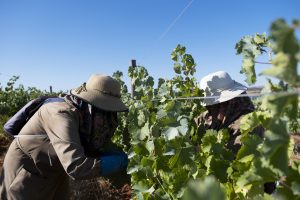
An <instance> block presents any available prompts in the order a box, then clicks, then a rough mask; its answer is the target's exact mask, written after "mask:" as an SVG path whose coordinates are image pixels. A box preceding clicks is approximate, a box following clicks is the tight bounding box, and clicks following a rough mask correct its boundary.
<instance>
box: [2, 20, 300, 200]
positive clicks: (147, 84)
mask: <svg viewBox="0 0 300 200" xmlns="http://www.w3.org/2000/svg"><path fill="white" fill-rule="evenodd" d="M298 28H299V23H298V21H296V20H295V21H294V22H293V23H292V24H291V25H289V24H288V23H286V22H285V21H284V20H283V19H279V20H276V21H274V22H273V23H272V24H271V27H270V33H269V35H267V34H265V33H264V34H255V35H253V36H245V37H243V38H242V39H241V40H240V41H239V42H238V43H237V44H236V50H237V54H240V55H242V58H243V61H242V69H241V73H243V74H245V75H246V81H247V83H249V84H250V85H251V84H255V82H256V76H257V75H256V72H255V64H256V63H257V61H256V60H257V58H258V57H260V56H262V55H264V54H268V56H269V60H268V61H266V62H265V63H266V64H269V66H270V68H268V69H266V70H265V71H263V73H262V74H261V75H263V76H270V77H274V78H276V79H278V83H272V82H271V80H269V81H268V83H267V84H266V86H265V88H264V89H263V92H264V93H269V94H268V95H264V96H262V97H261V98H260V99H258V100H257V110H256V112H253V113H251V114H248V115H246V116H245V117H244V118H243V121H242V125H241V132H242V139H241V141H242V143H243V147H242V148H241V149H240V150H239V151H238V153H237V155H233V153H232V152H231V151H230V150H229V149H227V148H226V143H227V141H228V138H229V133H228V131H227V130H226V129H224V130H220V131H218V132H217V131H213V130H208V131H204V129H203V128H202V127H201V126H200V127H197V126H196V123H195V121H194V119H195V118H196V117H197V116H199V115H200V114H201V113H202V112H204V111H205V108H204V107H202V106H201V100H200V99H197V98H192V99H187V97H203V95H204V94H203V91H201V90H200V89H199V88H198V87H197V81H196V79H195V77H194V74H195V72H196V63H195V61H194V59H193V57H192V55H190V54H188V53H187V51H186V48H185V47H184V46H181V45H177V47H176V48H175V49H174V50H173V52H172V53H171V59H172V60H173V61H174V66H173V68H174V73H175V75H174V77H173V78H171V79H169V80H166V79H159V80H158V83H157V86H155V84H154V79H153V77H151V76H150V75H149V73H148V71H147V70H146V68H145V67H142V66H137V67H132V66H131V67H129V69H128V75H129V77H130V78H131V81H132V85H133V89H134V91H133V97H132V95H131V94H130V93H129V91H128V89H127V86H126V85H125V83H124V82H123V81H122V77H123V73H122V72H119V71H118V72H116V73H114V75H113V76H114V77H115V78H116V79H117V80H118V81H119V82H120V83H121V86H122V87H121V90H122V99H123V101H124V102H125V103H126V104H127V105H128V107H129V112H128V113H121V114H119V116H118V117H119V120H120V125H119V127H118V129H117V132H116V134H115V136H114V138H113V140H114V141H115V142H116V143H117V144H119V145H121V147H122V148H123V149H124V150H125V151H126V152H128V155H129V158H130V163H129V166H128V173H129V174H130V175H131V181H132V188H133V190H134V196H133V199H188V200H193V199H300V165H299V161H298V160H292V159H290V155H291V152H292V145H293V143H292V140H291V138H290V136H291V134H299V133H300V131H299V124H300V120H299V113H300V111H299V91H298V90H299V86H300V76H299V74H298V71H297V66H298V64H299V60H300V44H299V40H298V38H297V37H296V34H295V31H296V30H297V29H298ZM17 79H18V77H12V78H11V79H10V81H9V82H8V83H7V84H6V86H5V87H3V86H2V85H1V87H0V113H1V115H0V116H1V118H0V123H1V124H0V125H1V126H2V125H3V123H4V122H5V121H6V120H7V118H8V117H10V116H12V115H13V114H14V113H15V112H16V111H17V110H19V109H20V108H21V107H22V106H23V105H25V103H27V102H28V101H29V100H31V99H33V98H35V97H37V96H39V95H49V93H48V92H46V91H40V90H38V89H36V88H28V89H25V88H24V87H23V86H22V85H19V86H16V81H17ZM275 92H280V94H276V93H275ZM51 95H53V94H51ZM257 126H263V127H264V128H265V137H264V138H259V137H257V136H255V135H251V134H248V133H249V132H251V131H252V130H253V129H254V128H255V127H257ZM0 135H1V134H0ZM271 181H273V182H274V181H277V182H278V187H277V190H276V192H275V193H274V194H273V195H272V196H271V195H268V194H265V193H264V192H263V184H264V183H266V182H271Z"/></svg>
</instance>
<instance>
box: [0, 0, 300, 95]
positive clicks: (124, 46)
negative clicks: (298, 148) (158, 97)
mask: <svg viewBox="0 0 300 200" xmlns="http://www.w3.org/2000/svg"><path fill="white" fill-rule="evenodd" d="M277 18H284V19H286V20H287V21H288V22H291V20H292V19H294V18H297V19H300V1H298V0H272V1H271V0H265V1H262V0H251V1H246V0H227V1H222V0H210V1H208V0H206V1H204V0H193V1H191V0H106V1H105V0H0V83H1V84H2V85H3V84H4V83H6V81H7V80H8V79H9V78H10V77H11V76H13V75H19V76H20V79H19V81H18V83H19V84H23V85H24V86H26V87H27V86H33V87H37V88H39V89H42V90H44V89H45V90H49V86H50V85H52V86H53V89H54V91H58V90H64V91H66V90H68V89H71V88H74V87H77V86H78V85H80V84H81V83H82V82H84V81H86V80H87V79H88V78H89V76H90V75H91V74H92V73H104V74H108V75H112V73H113V72H115V71H116V70H120V71H123V73H124V74H125V81H126V82H127V83H129V80H128V78H127V69H128V66H129V63H130V60H131V59H136V60H137V64H138V65H142V66H145V67H146V68H147V69H148V71H149V73H150V75H152V76H153V77H154V78H155V80H157V78H159V77H163V78H170V77H173V75H174V72H173V62H172V60H171V58H170V53H171V52H172V50H173V49H174V48H175V47H176V45H177V44H182V45H183V46H186V48H187V53H190V54H192V55H193V57H194V59H195V61H196V63H197V73H196V78H197V79H198V80H200V78H201V77H203V76H204V75H206V74H207V73H210V72H214V71H217V70H225V71H228V72H230V74H231V75H232V77H233V78H234V79H236V80H237V81H239V82H241V83H244V81H243V80H244V79H245V77H244V75H241V74H239V71H240V68H241V60H242V59H241V56H238V55H236V54H235V49H234V46H235V44H236V42H238V41H239V40H240V39H241V37H242V36H245V35H253V34H255V33H263V32H268V29H269V26H270V24H271V22H272V21H274V20H275V19H277ZM265 67H266V66H262V65H258V66H257V71H258V72H260V71H261V70H262V69H264V68H265ZM264 82H265V77H262V78H259V80H258V83H257V85H262V84H263V83H264ZM244 84H245V83H244Z"/></svg>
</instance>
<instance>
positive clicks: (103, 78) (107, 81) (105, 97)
mask: <svg viewBox="0 0 300 200" xmlns="http://www.w3.org/2000/svg"><path fill="white" fill-rule="evenodd" d="M120 90H121V86H120V84H119V82H118V81H117V80H115V79H113V78H112V77H110V76H107V75H101V74H93V75H91V77H90V78H89V80H88V81H87V82H86V83H83V84H82V85H81V86H79V87H78V88H75V89H72V90H71V91H70V92H71V94H72V95H74V96H76V97H78V98H80V99H82V100H84V101H86V102H87V103H89V104H91V105H93V106H95V107H97V108H99V109H101V110H105V111H112V112H123V111H127V110H128V108H127V107H126V106H125V104H124V103H123V102H122V100H121V94H120Z"/></svg>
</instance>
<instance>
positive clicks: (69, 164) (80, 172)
mask: <svg viewBox="0 0 300 200" xmlns="http://www.w3.org/2000/svg"><path fill="white" fill-rule="evenodd" d="M53 107H54V106H52V105H47V106H45V107H44V112H43V111H42V113H41V114H42V117H43V118H44V129H45V131H46V133H47V135H48V137H49V139H50V141H51V143H52V145H53V148H54V150H55V152H56V154H57V156H58V159H59V160H60V162H61V164H62V166H63V168H64V170H65V171H66V173H67V174H68V175H69V176H70V177H71V178H73V179H86V178H90V177H95V176H100V160H99V159H94V158H88V157H86V156H85V155H84V149H83V147H82V145H81V142H80V136H79V132H78V131H79V118H78V111H76V110H75V109H74V110H73V109H60V110H59V109H56V108H53Z"/></svg>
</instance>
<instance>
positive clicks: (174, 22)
mask: <svg viewBox="0 0 300 200" xmlns="http://www.w3.org/2000/svg"><path fill="white" fill-rule="evenodd" d="M193 2H194V0H191V1H190V2H189V3H188V4H187V5H186V6H185V7H184V9H183V10H182V11H181V13H180V14H179V15H178V16H177V17H176V18H175V19H174V20H173V22H172V23H171V24H170V25H169V26H168V28H167V29H166V30H165V31H164V32H163V33H162V34H161V36H160V37H159V39H158V40H161V39H162V38H164V37H165V36H166V35H167V33H168V32H169V31H170V30H171V28H172V27H173V26H174V25H175V24H176V22H177V21H178V20H179V19H180V17H181V16H182V15H183V14H184V13H185V11H186V10H187V9H188V8H189V7H190V6H191V5H192V3H193Z"/></svg>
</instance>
